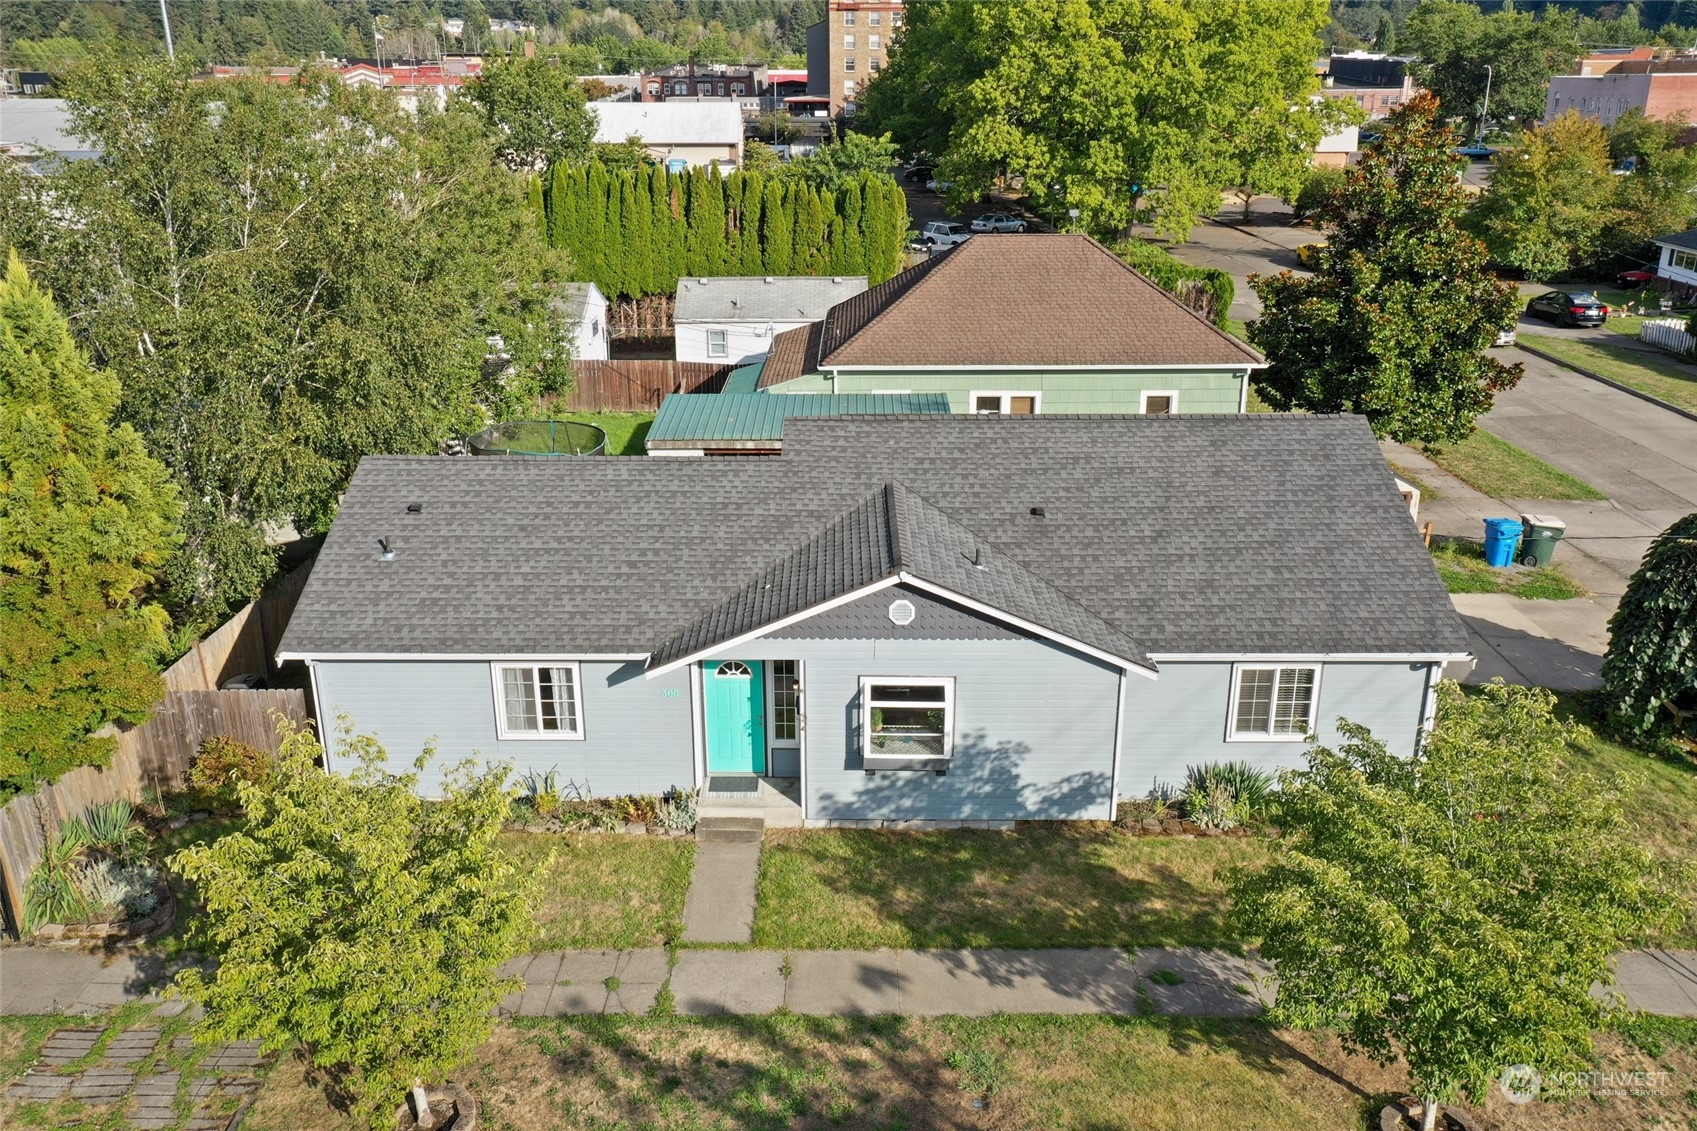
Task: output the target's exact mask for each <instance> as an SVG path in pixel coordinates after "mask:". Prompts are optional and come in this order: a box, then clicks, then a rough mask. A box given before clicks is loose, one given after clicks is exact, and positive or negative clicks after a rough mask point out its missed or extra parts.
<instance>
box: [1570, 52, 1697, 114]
mask: <svg viewBox="0 0 1697 1131" xmlns="http://www.w3.org/2000/svg"><path fill="white" fill-rule="evenodd" d="M1569 110H1577V111H1579V113H1580V116H1581V117H1585V118H1591V119H1593V120H1595V121H1597V122H1600V123H1602V124H1603V125H1605V126H1612V125H1614V124H1615V122H1617V121H1619V120H1620V116H1621V115H1622V114H1624V113H1626V112H1627V111H1628V110H1642V111H1643V112H1644V116H1645V117H1647V118H1671V119H1674V120H1676V121H1680V122H1685V123H1688V124H1697V59H1692V58H1688V57H1682V58H1672V59H1629V60H1626V61H1624V62H1620V63H1616V64H1614V65H1613V66H1610V67H1607V68H1598V67H1594V66H1593V67H1590V68H1586V69H1585V70H1583V71H1582V72H1581V73H1580V74H1577V75H1557V76H1555V77H1554V78H1552V79H1551V80H1550V92H1549V94H1548V95H1547V96H1546V98H1545V102H1544V118H1545V120H1546V121H1548V120H1550V119H1552V118H1557V117H1560V116H1561V115H1563V114H1565V113H1567V112H1568V111H1569Z"/></svg>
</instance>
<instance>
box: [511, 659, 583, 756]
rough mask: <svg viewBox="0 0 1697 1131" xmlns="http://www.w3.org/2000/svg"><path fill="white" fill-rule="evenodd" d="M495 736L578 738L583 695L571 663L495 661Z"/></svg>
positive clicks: (575, 670) (581, 734) (579, 736)
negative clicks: (502, 662)
mask: <svg viewBox="0 0 1697 1131" xmlns="http://www.w3.org/2000/svg"><path fill="white" fill-rule="evenodd" d="M492 671H493V673H494V677H495V723H496V727H495V731H496V737H498V738H556V739H557V738H582V737H583V699H582V695H581V693H580V688H581V686H582V684H581V682H580V673H579V671H578V666H577V665H576V664H572V663H550V664H534V665H532V664H495V665H493V666H492Z"/></svg>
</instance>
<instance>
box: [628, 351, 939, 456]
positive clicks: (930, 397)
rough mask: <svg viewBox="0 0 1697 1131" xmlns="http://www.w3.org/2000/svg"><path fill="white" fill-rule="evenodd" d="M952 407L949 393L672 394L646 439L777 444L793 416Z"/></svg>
mask: <svg viewBox="0 0 1697 1131" xmlns="http://www.w3.org/2000/svg"><path fill="white" fill-rule="evenodd" d="M738 372H741V371H740V370H739V371H738ZM731 376H732V377H733V378H734V377H735V376H736V374H735V373H733V374H732V375H731ZM728 386H729V382H728V381H727V389H728ZM948 411H949V398H948V395H947V394H946V393H788V394H781V393H734V392H729V391H726V392H723V393H716V394H702V393H673V394H671V395H670V396H668V397H667V398H666V399H665V400H664V401H662V402H661V404H660V411H659V413H657V414H656V415H655V417H654V423H653V425H652V426H651V427H650V428H649V429H648V441H647V442H648V445H649V446H650V447H653V446H655V445H656V444H660V445H663V446H666V447H674V448H700V447H713V446H715V445H719V444H743V445H747V444H749V443H751V442H764V443H766V444H767V445H769V446H773V447H775V446H777V444H778V443H779V441H781V440H782V439H783V435H784V420H785V418H787V417H791V416H902V415H908V414H912V413H946V412H948Z"/></svg>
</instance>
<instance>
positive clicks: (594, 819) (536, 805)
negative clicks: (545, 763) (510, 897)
mask: <svg viewBox="0 0 1697 1131" xmlns="http://www.w3.org/2000/svg"><path fill="white" fill-rule="evenodd" d="M519 790H520V792H519V795H518V796H517V797H515V798H513V801H512V805H511V808H510V811H509V814H508V818H507V824H508V827H511V828H521V829H527V830H532V831H539V832H618V831H620V830H621V829H623V828H625V827H627V826H630V825H639V826H642V827H643V828H644V829H658V830H664V831H666V832H676V833H682V832H688V831H690V830H691V829H693V828H695V820H696V804H697V801H698V797H699V791H697V790H693V789H674V790H671V791H670V792H668V793H666V794H665V795H664V796H655V795H654V794H626V795H622V796H617V797H594V796H592V795H591V794H590V791H589V786H588V784H587V783H585V784H583V785H579V784H578V783H577V782H574V781H570V780H568V781H566V782H565V783H564V784H563V785H562V784H561V782H560V780H559V774H558V771H556V770H549V771H548V772H547V773H544V774H538V773H536V772H535V771H534V770H532V771H530V772H527V773H526V774H524V775H523V776H522V777H521V778H520V779H519Z"/></svg>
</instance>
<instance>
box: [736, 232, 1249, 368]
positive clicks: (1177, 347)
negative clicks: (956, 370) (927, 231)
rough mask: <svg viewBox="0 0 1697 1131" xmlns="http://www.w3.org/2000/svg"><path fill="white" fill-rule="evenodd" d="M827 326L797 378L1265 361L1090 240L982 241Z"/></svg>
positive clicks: (853, 303)
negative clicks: (840, 371)
mask: <svg viewBox="0 0 1697 1131" xmlns="http://www.w3.org/2000/svg"><path fill="white" fill-rule="evenodd" d="M822 326H823V337H822V339H821V341H820V347H821V348H820V349H819V352H818V353H817V354H815V353H813V352H812V351H811V350H809V351H808V355H807V357H806V359H805V362H804V364H806V365H808V366H809V368H806V369H802V370H800V371H799V372H797V373H792V374H790V376H799V375H800V373H805V372H813V371H814V368H815V367H816V368H824V369H830V368H835V367H838V366H842V367H850V366H880V367H881V366H913V365H950V366H958V365H1034V366H1065V365H1136V366H1160V365H1222V366H1241V365H1261V364H1265V359H1264V358H1262V357H1261V355H1260V354H1258V353H1256V352H1255V351H1254V350H1252V349H1250V348H1249V347H1248V346H1246V345H1244V344H1243V343H1242V342H1240V341H1238V340H1237V339H1236V338H1233V337H1231V336H1230V335H1228V334H1225V333H1222V332H1221V331H1220V330H1218V329H1216V328H1215V327H1214V326H1213V325H1211V324H1210V323H1209V322H1207V321H1206V320H1204V319H1203V318H1202V317H1201V316H1199V315H1198V314H1196V313H1195V312H1194V311H1192V310H1191V309H1190V308H1189V307H1187V306H1185V305H1184V304H1183V303H1181V302H1180V301H1179V300H1178V299H1176V298H1174V297H1173V296H1172V295H1170V294H1168V293H1167V292H1166V291H1164V290H1162V289H1161V288H1160V287H1158V286H1156V285H1155V284H1154V283H1152V282H1150V281H1149V280H1148V279H1146V278H1144V277H1143V276H1142V275H1140V274H1138V273H1137V272H1136V271H1134V270H1132V269H1131V268H1130V267H1128V266H1126V265H1125V263H1124V262H1122V261H1121V260H1120V259H1119V258H1118V257H1117V256H1115V255H1114V254H1113V253H1112V252H1110V251H1109V250H1108V249H1107V248H1105V247H1103V246H1102V245H1101V244H1099V243H1097V242H1096V241H1095V240H1093V239H1091V238H1090V237H1088V236H1084V235H1072V234H1058V235H996V236H988V237H986V236H977V237H974V238H973V239H970V240H968V241H966V242H965V243H963V244H961V245H959V246H958V247H956V248H955V249H954V250H952V251H949V252H946V253H945V254H943V255H939V256H936V257H934V258H932V259H930V260H928V261H927V262H925V263H922V264H920V265H919V266H917V267H912V268H909V269H908V270H906V271H903V272H902V273H901V274H899V275H897V276H896V277H895V278H893V279H890V280H888V281H886V282H884V283H881V284H879V285H878V286H876V287H873V288H872V289H871V290H869V291H867V292H865V293H864V294H860V295H856V296H855V297H853V298H851V299H849V300H847V301H846V302H841V303H838V304H837V305H836V306H834V307H832V308H831V312H830V313H829V314H827V315H826V316H825V321H824V323H823V324H822ZM791 333H794V334H799V333H800V331H791ZM788 336H789V335H787V334H786V335H782V336H781V337H780V339H778V340H782V338H783V337H788ZM777 354H778V348H777V341H774V343H773V350H772V356H773V357H774V358H775V357H777ZM767 368H768V370H771V369H772V368H773V366H772V363H771V361H770V360H768V363H767ZM782 371H784V372H788V370H787V369H784V370H782ZM762 376H763V379H762V381H761V384H762V385H766V384H768V383H770V382H769V381H768V380H767V379H765V377H764V375H762ZM785 379H787V378H784V377H776V378H773V379H772V380H785Z"/></svg>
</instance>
